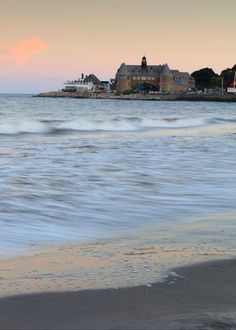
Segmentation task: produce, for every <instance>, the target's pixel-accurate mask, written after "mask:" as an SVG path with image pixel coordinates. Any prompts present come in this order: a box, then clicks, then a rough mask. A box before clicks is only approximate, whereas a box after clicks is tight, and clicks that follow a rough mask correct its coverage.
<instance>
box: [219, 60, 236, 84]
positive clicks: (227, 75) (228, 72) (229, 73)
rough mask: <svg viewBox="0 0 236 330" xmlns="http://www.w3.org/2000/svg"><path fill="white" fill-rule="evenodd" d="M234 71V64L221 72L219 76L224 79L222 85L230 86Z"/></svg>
mask: <svg viewBox="0 0 236 330" xmlns="http://www.w3.org/2000/svg"><path fill="white" fill-rule="evenodd" d="M235 72H236V64H235V65H234V66H233V67H232V68H227V69H225V70H223V71H222V72H221V74H220V76H221V77H222V78H223V79H224V87H230V86H232V83H233V80H234V75H235Z"/></svg>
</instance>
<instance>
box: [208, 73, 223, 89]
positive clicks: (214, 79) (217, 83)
mask: <svg viewBox="0 0 236 330" xmlns="http://www.w3.org/2000/svg"><path fill="white" fill-rule="evenodd" d="M221 79H222V78H221V77H220V76H218V75H217V76H214V77H212V78H211V82H210V87H211V88H217V87H221Z"/></svg>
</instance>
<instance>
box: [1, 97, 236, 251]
mask: <svg viewBox="0 0 236 330" xmlns="http://www.w3.org/2000/svg"><path fill="white" fill-rule="evenodd" d="M0 119H1V121H0V188H1V190H0V255H1V256H6V255H12V254H13V255H15V254H19V253H22V252H23V251H26V250H28V249H30V248H32V247H33V246H39V245H40V246H41V245H47V244H65V243H68V244H69V243H74V242H76V243H84V242H92V243H96V242H102V241H106V240H109V241H112V240H117V239H121V238H123V237H129V236H130V237H135V236H137V237H138V236H139V235H141V233H142V231H143V232H144V231H145V230H149V231H150V230H152V228H155V230H158V228H159V229H160V230H165V228H166V230H170V229H171V228H172V227H174V226H176V225H179V224H189V223H191V222H193V221H196V220H197V219H204V218H207V217H211V218H212V217H213V218H214V216H215V215H219V214H232V213H234V212H235V210H236V143H235V140H236V104H234V103H220V102H218V103H214V102H162V101H156V102H155V101H149V102H145V101H120V100H89V99H56V98H35V97H32V96H31V95H1V96H0ZM212 226H213V227H214V221H213V222H212ZM213 227H212V228H208V229H209V231H210V230H211V229H212V230H213V229H214V230H215V228H213ZM221 229H222V228H221ZM197 230H198V229H197V228H196V231H195V232H194V240H195V241H196V244H197V237H198V232H197ZM188 239H189V240H191V237H189V238H188Z"/></svg>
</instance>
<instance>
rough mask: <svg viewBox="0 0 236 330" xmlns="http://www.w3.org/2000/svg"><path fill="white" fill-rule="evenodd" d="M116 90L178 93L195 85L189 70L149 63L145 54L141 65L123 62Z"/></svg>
mask: <svg viewBox="0 0 236 330" xmlns="http://www.w3.org/2000/svg"><path fill="white" fill-rule="evenodd" d="M115 85H116V91H117V92H118V93H127V92H128V93H130V92H167V93H178V92H183V91H186V90H189V89H192V88H194V87H195V81H194V78H193V77H191V76H190V74H189V73H188V72H180V71H178V70H171V69H170V68H169V66H168V64H163V65H148V64H147V59H146V57H145V56H144V57H143V58H142V61H141V65H127V64H125V63H122V64H121V66H120V67H119V69H118V70H117V73H116V78H115Z"/></svg>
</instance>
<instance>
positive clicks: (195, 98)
mask: <svg viewBox="0 0 236 330" xmlns="http://www.w3.org/2000/svg"><path fill="white" fill-rule="evenodd" d="M33 97H51V98H79V99H95V100H122V101H190V102H236V95H234V94H224V95H211V94H127V95H124V94H121V95H116V94H112V93H100V94H89V93H83V94H81V93H79V92H64V91H53V92H45V93H39V94H37V95H33Z"/></svg>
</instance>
